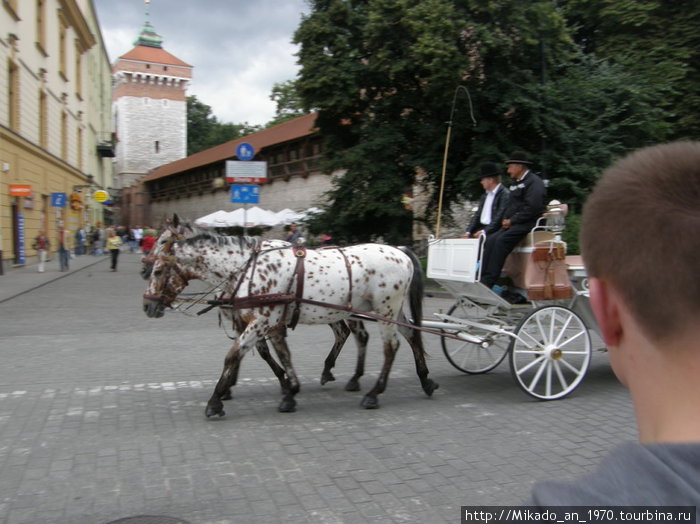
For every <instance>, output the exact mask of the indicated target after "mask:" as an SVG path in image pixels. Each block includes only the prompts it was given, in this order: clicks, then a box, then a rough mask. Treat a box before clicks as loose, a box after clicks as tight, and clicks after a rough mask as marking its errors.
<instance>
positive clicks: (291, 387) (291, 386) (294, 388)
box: [270, 332, 299, 413]
mask: <svg viewBox="0 0 700 524" xmlns="http://www.w3.org/2000/svg"><path fill="white" fill-rule="evenodd" d="M270 340H271V341H272V347H274V348H275V352H276V353H277V357H278V358H279V359H280V362H281V363H282V366H283V367H284V369H285V371H286V372H287V386H288V387H287V389H286V390H285V389H283V390H282V402H280V405H279V406H278V408H277V409H278V410H279V412H280V413H293V412H294V411H296V405H297V401H296V400H294V397H295V395H296V394H297V393H299V379H298V378H297V375H296V372H295V371H294V367H293V366H292V356H291V354H290V352H289V346H288V345H287V339H286V338H285V337H284V334H283V333H280V332H272V333H270Z"/></svg>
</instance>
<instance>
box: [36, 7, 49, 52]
mask: <svg viewBox="0 0 700 524" xmlns="http://www.w3.org/2000/svg"><path fill="white" fill-rule="evenodd" d="M36 46H37V48H38V49H39V51H40V52H41V54H42V55H44V56H48V53H47V52H46V1H45V0H36Z"/></svg>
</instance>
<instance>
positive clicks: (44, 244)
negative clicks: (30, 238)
mask: <svg viewBox="0 0 700 524" xmlns="http://www.w3.org/2000/svg"><path fill="white" fill-rule="evenodd" d="M32 247H33V248H34V249H36V252H37V255H38V256H39V269H38V270H39V273H43V272H44V266H45V264H46V253H48V251H49V247H50V243H49V239H48V238H47V237H46V235H45V234H44V232H43V231H39V234H38V235H37V236H36V238H35V239H34V244H33V245H32Z"/></svg>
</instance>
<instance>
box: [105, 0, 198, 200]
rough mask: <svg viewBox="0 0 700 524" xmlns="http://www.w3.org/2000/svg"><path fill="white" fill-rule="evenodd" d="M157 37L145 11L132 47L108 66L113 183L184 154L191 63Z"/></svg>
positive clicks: (123, 184)
mask: <svg viewBox="0 0 700 524" xmlns="http://www.w3.org/2000/svg"><path fill="white" fill-rule="evenodd" d="M146 7H148V3H146ZM162 43H163V39H162V38H161V37H160V36H159V35H158V34H157V33H156V32H155V29H154V28H153V26H152V25H151V24H150V22H149V21H148V11H146V21H145V23H144V25H143V27H142V28H141V33H140V34H139V36H138V38H137V39H136V41H135V42H134V45H135V47H134V48H133V49H132V50H131V51H129V52H128V53H126V54H124V55H122V56H120V57H119V58H118V59H117V61H116V62H115V64H114V66H113V67H112V78H113V83H114V89H113V91H112V113H113V118H114V129H115V132H116V138H117V147H116V158H115V169H114V178H115V182H116V184H118V187H128V186H130V185H131V184H132V183H133V182H135V181H136V180H138V179H140V178H141V177H142V176H143V175H145V174H146V173H148V172H149V171H150V170H152V169H153V168H155V167H158V166H161V165H163V164H167V163H169V162H173V161H175V160H179V159H180V158H184V157H185V156H187V101H186V90H187V87H188V85H189V83H190V81H191V79H192V66H191V65H189V64H187V63H185V62H183V61H182V60H180V59H179V58H177V57H176V56H173V55H172V54H170V53H168V52H167V51H166V50H165V49H163V45H162Z"/></svg>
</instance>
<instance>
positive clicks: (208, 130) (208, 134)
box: [187, 95, 262, 155]
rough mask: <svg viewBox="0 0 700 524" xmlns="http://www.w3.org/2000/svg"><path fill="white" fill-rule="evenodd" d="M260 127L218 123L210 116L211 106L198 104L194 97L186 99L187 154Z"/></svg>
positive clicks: (257, 129)
mask: <svg viewBox="0 0 700 524" xmlns="http://www.w3.org/2000/svg"><path fill="white" fill-rule="evenodd" d="M260 129H262V127H261V126H252V125H250V124H248V123H247V122H246V123H244V124H231V123H223V122H219V120H218V119H217V118H216V117H215V116H214V115H213V114H212V112H211V106H208V105H207V104H205V103H203V102H200V101H199V100H198V99H197V97H196V96H194V95H192V96H188V97H187V154H188V155H193V154H194V153H198V152H199V151H203V150H205V149H209V148H210V147H214V146H218V145H219V144H223V143H225V142H228V141H230V140H235V139H236V138H240V137H241V136H245V135H247V134H250V133H254V132H255V131H260Z"/></svg>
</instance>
